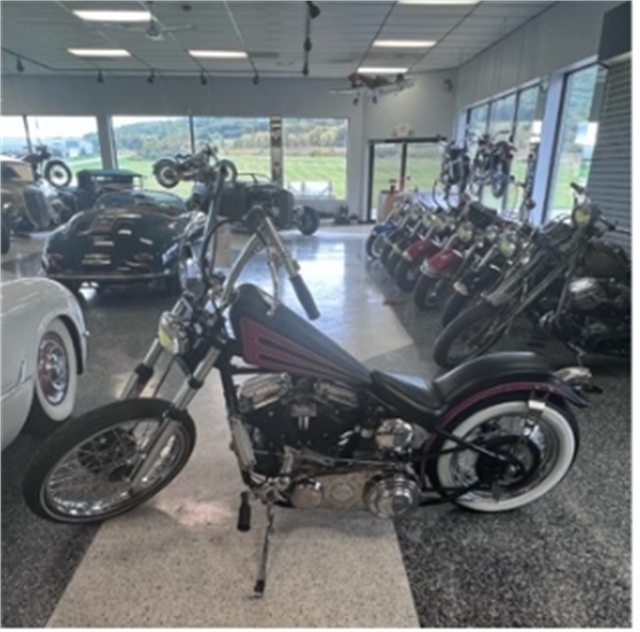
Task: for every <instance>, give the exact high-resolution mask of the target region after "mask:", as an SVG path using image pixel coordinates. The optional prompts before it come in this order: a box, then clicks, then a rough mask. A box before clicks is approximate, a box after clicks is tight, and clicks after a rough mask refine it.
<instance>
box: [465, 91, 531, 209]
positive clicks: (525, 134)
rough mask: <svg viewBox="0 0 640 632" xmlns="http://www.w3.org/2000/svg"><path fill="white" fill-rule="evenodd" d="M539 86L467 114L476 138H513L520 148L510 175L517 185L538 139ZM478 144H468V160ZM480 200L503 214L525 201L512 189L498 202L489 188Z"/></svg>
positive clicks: (471, 110) (487, 104)
mask: <svg viewBox="0 0 640 632" xmlns="http://www.w3.org/2000/svg"><path fill="white" fill-rule="evenodd" d="M539 98H540V86H539V85H538V84H536V85H533V86H529V87H526V88H522V89H520V90H518V91H516V92H512V93H510V94H507V95H505V96H502V97H500V98H497V99H494V100H492V101H490V102H488V103H484V104H482V105H478V106H475V107H473V108H470V109H469V110H467V117H466V121H467V132H468V133H469V132H470V133H471V134H472V135H474V136H478V135H481V134H484V133H489V134H491V136H492V137H493V138H494V139H496V138H497V140H506V139H508V138H509V135H510V134H512V135H513V142H514V144H515V145H516V147H517V151H516V154H515V156H514V158H513V162H512V165H511V174H512V175H513V176H514V178H515V180H516V181H517V182H522V181H523V180H524V176H525V171H526V165H527V157H528V155H529V149H530V145H531V142H532V141H533V140H536V139H539V135H540V126H541V121H539V120H537V118H536V115H537V113H538V107H539V104H538V100H539ZM476 149H477V143H476V142H475V141H474V140H471V141H470V142H469V143H468V152H469V156H470V157H471V158H472V159H473V157H474V155H475V152H476ZM481 200H482V202H483V203H484V204H486V205H487V206H490V207H492V208H496V209H498V210H500V211H501V212H502V213H509V214H511V213H514V212H516V211H517V206H518V205H519V204H520V202H521V201H522V192H521V189H516V188H515V187H513V186H509V187H508V188H507V190H506V192H505V194H504V195H503V196H502V197H501V198H495V197H494V196H493V195H492V194H491V191H490V188H489V187H485V188H484V189H483V191H482V195H481Z"/></svg>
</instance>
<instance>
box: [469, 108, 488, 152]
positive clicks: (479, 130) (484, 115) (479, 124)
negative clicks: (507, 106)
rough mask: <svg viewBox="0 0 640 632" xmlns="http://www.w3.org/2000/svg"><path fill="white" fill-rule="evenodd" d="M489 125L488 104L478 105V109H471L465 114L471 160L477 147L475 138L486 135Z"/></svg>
mask: <svg viewBox="0 0 640 632" xmlns="http://www.w3.org/2000/svg"><path fill="white" fill-rule="evenodd" d="M488 123H489V104H488V103H485V104H484V105H479V106H478V107H475V108H471V109H470V110H468V113H467V130H466V133H467V136H468V138H469V141H468V145H467V148H468V152H469V156H471V157H472V158H473V156H474V155H475V153H476V149H477V147H478V143H477V137H478V136H482V134H484V133H486V131H487V125H488Z"/></svg>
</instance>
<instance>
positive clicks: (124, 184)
mask: <svg viewBox="0 0 640 632" xmlns="http://www.w3.org/2000/svg"><path fill="white" fill-rule="evenodd" d="M76 182H77V184H76V186H73V187H70V186H67V187H58V188H57V194H58V200H59V201H60V203H61V205H62V209H63V210H62V211H61V213H60V215H61V216H62V219H63V221H67V220H68V219H70V218H71V217H72V216H73V215H75V214H76V213H79V212H80V211H85V210H87V209H90V208H93V206H94V205H95V203H96V201H97V199H98V198H99V197H100V196H101V195H102V194H104V193H110V192H118V191H132V190H138V191H139V190H142V175H141V174H139V173H136V172H135V171H131V170H129V169H82V170H81V171H78V172H77V173H76Z"/></svg>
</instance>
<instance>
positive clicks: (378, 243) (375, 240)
mask: <svg viewBox="0 0 640 632" xmlns="http://www.w3.org/2000/svg"><path fill="white" fill-rule="evenodd" d="M383 248H384V233H380V234H379V235H376V234H374V233H371V235H369V237H367V243H366V244H365V250H366V251H367V254H368V255H369V256H370V257H371V258H372V259H380V255H381V254H382V249H383Z"/></svg>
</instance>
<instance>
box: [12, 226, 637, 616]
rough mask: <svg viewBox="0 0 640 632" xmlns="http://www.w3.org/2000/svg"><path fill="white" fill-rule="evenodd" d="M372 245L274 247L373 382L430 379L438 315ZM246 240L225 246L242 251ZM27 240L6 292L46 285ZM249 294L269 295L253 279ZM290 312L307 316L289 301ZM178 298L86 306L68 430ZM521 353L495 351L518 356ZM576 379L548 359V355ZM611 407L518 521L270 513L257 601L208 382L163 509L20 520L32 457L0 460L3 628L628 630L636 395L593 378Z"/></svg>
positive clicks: (250, 548) (131, 298) (95, 299)
mask: <svg viewBox="0 0 640 632" xmlns="http://www.w3.org/2000/svg"><path fill="white" fill-rule="evenodd" d="M366 232H367V229H366V228H364V227H352V228H351V227H347V228H340V227H323V228H322V229H321V230H320V231H319V232H318V233H317V234H316V235H315V236H314V237H311V238H303V237H301V236H300V235H299V234H296V233H285V234H284V238H285V241H286V242H287V244H288V245H289V246H290V247H291V249H292V251H293V252H294V255H295V256H296V257H297V258H298V259H299V260H300V262H301V264H302V271H303V274H304V277H305V279H306V281H307V283H308V285H309V287H310V288H311V289H312V291H313V293H314V295H315V298H316V301H317V304H318V306H319V307H320V310H321V312H322V318H321V319H320V320H318V321H316V322H317V326H318V327H319V328H320V329H321V330H322V331H324V332H325V333H327V334H328V335H330V336H331V337H332V338H333V339H334V340H336V341H337V342H338V343H339V344H341V345H343V346H344V347H345V348H346V349H347V350H348V351H349V352H351V353H352V354H353V355H355V356H357V357H359V358H361V359H363V360H364V361H365V362H366V363H367V364H368V365H369V366H372V367H381V368H387V369H393V370H397V371H405V372H408V373H420V374H422V375H425V376H429V375H433V374H434V373H435V372H436V367H435V366H433V364H432V363H431V360H430V346H431V344H432V342H433V339H434V338H435V336H436V335H437V332H438V329H439V325H438V318H437V316H436V315H425V314H422V313H418V312H416V310H415V309H414V308H413V305H412V304H411V301H410V300H408V297H406V296H405V295H403V294H401V293H400V292H399V291H398V290H397V289H395V288H394V286H393V284H392V283H391V282H390V279H389V278H388V277H387V276H386V273H385V272H384V270H383V269H381V268H380V267H379V265H378V264H376V263H374V264H371V263H367V261H366V257H365V255H364V238H365V235H366ZM239 240H241V238H239V237H234V242H233V243H234V245H238V241H239ZM39 248H40V242H39V241H38V240H30V241H25V240H22V241H20V242H16V244H14V245H13V246H12V252H10V253H9V255H6V256H4V257H3V258H2V274H3V280H6V279H8V278H14V277H16V276H20V275H25V274H26V275H29V274H34V273H37V271H38V268H39V255H38V252H39ZM247 279H250V280H254V281H257V282H258V283H259V284H260V285H262V286H263V287H265V288H268V275H267V274H266V272H265V270H264V262H263V261H262V260H261V259H259V258H258V259H256V260H255V261H254V263H253V264H252V266H251V268H250V269H248V270H247ZM284 290H285V291H284V294H283V300H284V301H285V302H286V303H287V304H288V305H289V306H291V307H293V308H294V309H298V307H297V304H296V299H295V295H294V294H293V292H292V291H291V290H290V288H288V287H284ZM170 305H171V299H169V298H168V297H166V296H165V295H163V294H162V293H161V292H160V291H156V290H154V289H152V288H150V289H142V290H135V291H127V290H122V291H113V292H101V293H96V292H95V291H93V290H89V291H85V292H83V306H84V312H85V317H86V319H87V323H88V327H89V330H90V331H91V338H90V341H89V342H90V347H89V369H88V371H87V373H86V374H85V375H84V376H83V377H82V378H81V380H80V393H79V399H78V402H77V408H76V413H78V414H80V413H82V412H85V411H87V410H89V409H91V408H93V407H95V406H97V405H100V404H103V403H106V402H108V401H111V400H113V399H114V398H115V397H116V396H117V394H118V392H119V389H120V388H121V386H122V384H123V381H124V380H125V379H126V377H127V375H128V372H129V371H130V370H131V367H132V366H134V364H135V363H136V362H137V361H138V360H139V359H140V357H141V356H142V355H143V354H144V352H145V350H146V348H147V346H148V344H149V342H150V340H151V338H152V336H153V335H154V331H155V327H156V323H157V318H158V316H159V314H160V313H161V311H162V310H163V309H166V308H167V307H169V306H170ZM524 344H526V340H525V338H517V339H515V340H510V341H507V342H506V343H505V345H506V346H509V345H510V346H513V347H514V348H518V347H522V346H523V345H524ZM544 351H545V353H548V354H550V355H551V357H552V358H553V359H554V361H555V362H556V363H563V362H565V361H570V360H571V358H570V357H566V353H565V354H564V355H563V352H562V351H561V350H560V349H559V348H558V346H557V345H553V344H552V345H549V346H548V347H547V349H545V350H544ZM596 375H597V382H598V384H599V385H600V386H602V387H603V388H604V394H603V395H600V396H594V397H593V402H592V406H591V407H590V408H589V409H588V410H587V411H586V412H580V413H579V420H580V426H581V431H582V445H581V452H580V454H579V456H578V459H577V462H576V464H575V466H574V468H573V470H572V471H571V473H570V474H569V476H568V477H567V479H566V480H565V481H563V483H562V484H561V486H559V487H558V488H557V489H556V490H554V491H553V492H552V493H551V494H550V495H548V496H547V497H545V498H544V499H542V500H540V501H538V502H537V503H535V504H533V505H531V506H529V507H526V508H524V509H522V510H519V511H516V512H512V513H510V514H503V515H497V516H487V515H478V514H473V513H470V512H466V511H461V510H458V509H456V508H455V507H451V506H441V507H438V508H436V509H423V510H420V511H418V512H416V513H414V514H413V515H411V516H410V517H407V518H405V519H403V520H399V521H396V523H395V524H394V523H391V522H386V521H382V520H379V519H376V518H374V517H371V516H369V515H362V514H340V513H335V512H325V511H323V512H319V511H318V512H307V513H305V512H291V511H286V510H280V511H278V512H277V515H276V532H275V537H274V546H273V556H272V559H271V563H270V571H269V572H270V576H269V586H268V589H267V594H266V596H265V599H264V600H262V601H255V600H252V599H251V598H250V595H251V589H252V586H253V580H254V575H255V570H256V565H257V559H258V551H259V546H260V536H261V529H260V526H261V525H262V524H263V523H264V518H263V516H262V515H261V513H262V512H260V511H259V508H258V507H255V508H254V528H253V529H252V531H251V532H249V533H247V534H241V533H238V532H237V531H236V530H235V522H236V509H237V505H238V495H239V492H240V491H241V489H242V487H241V484H240V479H239V476H238V473H237V469H236V465H235V460H234V457H233V456H232V455H231V453H230V452H229V450H228V442H229V437H228V433H227V429H226V423H225V420H224V414H223V409H222V403H221V393H220V389H219V386H218V384H217V381H216V380H215V378H214V376H213V375H212V376H211V377H210V379H209V382H208V383H207V386H206V388H205V389H203V390H202V391H201V392H200V393H199V395H198V396H197V397H196V399H195V400H194V402H193V404H192V406H191V414H192V416H193V417H194V419H195V420H196V423H197V427H198V443H197V446H196V450H195V452H194V454H193V456H192V458H191V461H190V462H189V464H188V465H187V467H186V468H185V470H184V471H183V472H182V473H181V474H180V476H179V477H178V478H177V479H176V480H175V481H174V482H173V483H172V484H171V485H170V486H169V487H168V488H167V489H166V490H164V491H163V492H162V493H161V494H159V495H158V496H157V497H156V498H154V499H153V500H152V501H150V502H149V503H147V504H146V505H145V506H143V507H141V508H139V509H138V510H136V511H134V512H131V513H130V514H128V515H127V516H124V517H122V518H119V519H116V520H113V521H111V522H108V523H105V524H103V525H102V526H101V527H99V528H97V527H74V526H68V525H54V524H50V523H47V522H45V521H42V520H39V519H38V518H36V517H34V516H33V515H31V514H30V513H29V512H28V510H27V509H26V507H25V506H24V504H23V502H22V499H21V496H20V482H21V478H22V475H23V472H24V470H25V467H26V463H27V462H28V460H29V458H30V457H31V454H32V453H33V451H34V450H35V449H36V447H37V443H38V442H37V441H36V440H35V439H33V438H32V437H29V436H27V435H23V436H20V437H19V438H18V439H17V440H16V442H15V443H14V444H12V445H11V446H9V448H7V449H6V450H5V451H4V452H3V454H2V595H3V599H2V623H3V625H4V626H12V627H17V626H29V627H34V626H43V625H49V626H52V627H113V626H116V627H123V626H126V627H190V626H207V627H215V626H234V627H253V626H264V627H276V626H277V627H297V626H304V627H316V626H317V627H349V626H357V627H416V626H418V625H421V626H423V627H476V626H478V627H513V626H518V627H521V626H524V627H537V626H539V627H584V626H596V627H621V626H628V625H630V601H631V598H630V581H631V580H630V522H631V520H630V495H631V491H630V487H631V484H630V381H629V376H628V373H627V372H626V371H624V370H620V369H616V368H611V367H609V368H606V369H600V370H598V371H597V372H596Z"/></svg>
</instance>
